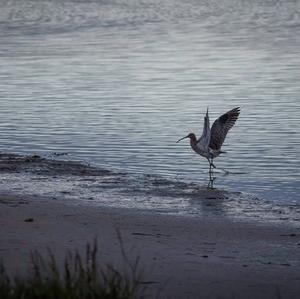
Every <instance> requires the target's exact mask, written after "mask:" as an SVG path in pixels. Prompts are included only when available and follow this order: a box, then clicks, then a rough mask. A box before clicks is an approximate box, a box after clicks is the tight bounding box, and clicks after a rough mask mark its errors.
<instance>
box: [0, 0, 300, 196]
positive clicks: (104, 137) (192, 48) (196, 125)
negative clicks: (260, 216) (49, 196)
mask: <svg viewBox="0 0 300 299" xmlns="http://www.w3.org/2000/svg"><path fill="white" fill-rule="evenodd" d="M299 36H300V1H262V0H261V1H250V0H225V1H214V0H212V1H204V0H203V1H201V0H199V1H196V0H194V1H191V0H189V1H179V0H167V1H158V0H150V1H133V0H132V1H131V0H129V1H125V0H124V1H122V0H121V1H62V0H60V1H59V0H54V1H27V0H22V1H1V3H0V64H1V69H0V104H1V107H0V136H1V142H0V149H1V151H2V152H7V153H13V152H14V153H39V154H41V155H47V154H49V153H53V152H67V153H69V156H68V157H70V159H74V160H81V161H84V162H88V163H91V164H92V165H98V166H101V167H104V168H106V169H114V170H120V171H125V172H128V173H132V174H134V175H136V174H141V175H143V174H150V175H158V176H160V177H162V178H167V179H170V180H176V181H185V182H193V183H195V184H199V185H201V186H202V185H206V183H207V171H208V165H207V161H206V160H205V159H203V158H201V157H200V156H197V155H196V154H194V153H193V152H192V151H191V150H190V148H189V144H188V142H182V143H179V144H176V143H175V141H176V140H177V139H179V138H180V137H182V136H185V135H186V134H187V133H189V132H191V131H192V132H195V133H196V135H199V134H200V133H201V132H202V124H203V116H204V112H205V111H206V108H207V106H209V108H210V112H211V113H210V114H211V121H212V120H214V119H215V118H217V117H218V116H219V115H220V114H222V113H224V112H226V111H227V110H229V109H232V108H234V107H236V106H240V107H241V116H240V119H239V120H238V122H237V123H236V126H235V127H234V128H233V129H232V131H230V133H229V134H228V137H227V139H226V142H225V144H224V148H223V149H224V150H225V151H226V152H227V154H226V155H224V156H220V157H219V158H217V159H216V161H215V164H216V165H217V167H219V168H225V169H226V170H228V171H229V174H228V175H224V173H223V172H222V171H219V172H217V173H216V177H217V178H216V181H215V186H217V187H218V188H223V189H226V190H234V191H237V190H240V191H243V192H248V193H251V194H254V195H255V196H256V195H257V196H260V197H262V198H266V199H269V200H276V201H286V202H294V201H298V202H299V200H300V199H299V192H300V183H299V179H300V171H299V169H300V159H299V157H300V133H299V126H300V120H299V119H300V84H299V82H300V71H299V70H300V39H299Z"/></svg>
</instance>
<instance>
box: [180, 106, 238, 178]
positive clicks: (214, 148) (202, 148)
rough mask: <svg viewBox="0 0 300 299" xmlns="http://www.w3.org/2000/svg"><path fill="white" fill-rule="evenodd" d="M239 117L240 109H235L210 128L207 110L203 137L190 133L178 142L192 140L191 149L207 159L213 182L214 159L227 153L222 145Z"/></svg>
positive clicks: (222, 116) (217, 120)
mask: <svg viewBox="0 0 300 299" xmlns="http://www.w3.org/2000/svg"><path fill="white" fill-rule="evenodd" d="M239 115H240V108H239V107H237V108H234V109H232V110H230V111H228V112H226V113H225V114H223V115H221V116H220V117H219V118H218V119H216V120H215V122H214V123H213V125H212V127H211V128H210V125H209V116H208V108H207V111H206V115H205V117H204V126H203V132H202V136H201V137H200V138H199V139H197V138H196V135H195V134H194V133H190V134H188V135H187V136H185V137H183V138H180V139H179V140H178V141H177V142H179V141H181V140H183V139H185V138H190V144H191V148H192V149H193V150H194V151H195V152H196V153H197V154H199V155H200V156H202V157H205V158H206V159H207V161H208V163H209V178H210V181H211V182H212V177H211V174H212V167H213V168H216V166H215V165H214V163H213V159H214V158H216V157H218V156H219V155H220V154H222V153H225V152H223V151H221V147H222V144H223V142H224V140H225V137H226V135H227V133H228V131H229V130H230V129H231V128H232V127H233V125H234V124H235V122H236V120H237V119H238V117H239Z"/></svg>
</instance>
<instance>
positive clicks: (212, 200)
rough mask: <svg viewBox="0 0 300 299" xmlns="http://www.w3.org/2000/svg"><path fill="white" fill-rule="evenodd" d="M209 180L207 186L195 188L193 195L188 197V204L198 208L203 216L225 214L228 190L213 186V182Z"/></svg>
mask: <svg viewBox="0 0 300 299" xmlns="http://www.w3.org/2000/svg"><path fill="white" fill-rule="evenodd" d="M215 179H216V178H214V179H213V180H212V181H211V180H210V181H209V185H210V186H209V187H200V188H199V189H198V190H195V192H194V194H193V196H192V197H191V198H190V199H189V204H190V205H191V207H192V208H193V209H196V210H199V212H200V214H202V215H204V216H216V215H218V216H226V215H227V204H226V200H228V199H229V192H228V191H225V190H221V189H217V188H213V187H212V185H213V182H214V180H215Z"/></svg>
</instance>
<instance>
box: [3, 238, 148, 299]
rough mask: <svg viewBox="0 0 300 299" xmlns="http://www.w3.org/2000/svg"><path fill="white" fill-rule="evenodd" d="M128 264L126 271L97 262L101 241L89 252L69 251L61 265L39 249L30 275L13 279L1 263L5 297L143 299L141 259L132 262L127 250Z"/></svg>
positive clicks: (88, 247) (95, 243)
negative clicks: (98, 245)
mask: <svg viewBox="0 0 300 299" xmlns="http://www.w3.org/2000/svg"><path fill="white" fill-rule="evenodd" d="M121 245H122V244H121ZM122 253H123V256H124V258H125V262H126V264H127V267H126V270H124V273H120V272H119V271H117V270H116V268H115V267H113V266H110V265H106V266H102V267H101V268H100V267H99V265H98V262H97V242H96V241H95V242H94V244H93V246H90V245H89V244H87V247H86V254H85V255H80V254H79V253H78V251H75V252H68V253H67V254H66V256H65V259H64V262H63V263H62V264H60V265H59V264H58V263H57V260H56V258H55V256H54V255H53V254H52V253H51V251H49V252H48V257H47V258H45V257H43V256H42V255H41V254H40V253H39V252H38V251H35V252H33V253H32V254H31V264H32V269H30V270H31V271H30V275H29V276H28V277H27V278H21V277H17V276H16V277H13V278H11V277H10V276H9V275H8V274H7V271H6V269H5V267H4V265H3V263H2V264H1V265H0V298H1V299H119V298H120V299H121V298H122V299H131V298H142V297H143V296H142V293H143V292H144V290H143V288H142V287H141V284H140V279H139V278H140V277H139V276H140V274H139V273H138V272H139V271H138V260H136V262H135V263H133V264H132V263H130V262H129V260H128V258H127V257H126V255H124V250H123V248H122Z"/></svg>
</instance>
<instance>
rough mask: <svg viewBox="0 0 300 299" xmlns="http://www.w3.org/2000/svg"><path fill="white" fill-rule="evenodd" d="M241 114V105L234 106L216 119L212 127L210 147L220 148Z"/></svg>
mask: <svg viewBox="0 0 300 299" xmlns="http://www.w3.org/2000/svg"><path fill="white" fill-rule="evenodd" d="M239 115H240V107H237V108H234V109H232V110H230V111H228V112H226V113H225V114H223V115H221V116H220V117H219V118H218V119H216V120H215V122H214V123H213V125H212V127H211V137H210V143H209V147H210V148H211V149H213V150H220V149H221V146H222V144H223V142H224V140H225V138H226V135H227V133H228V131H229V130H230V129H231V128H232V127H233V125H234V124H235V122H236V120H237V119H238V117H239Z"/></svg>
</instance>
